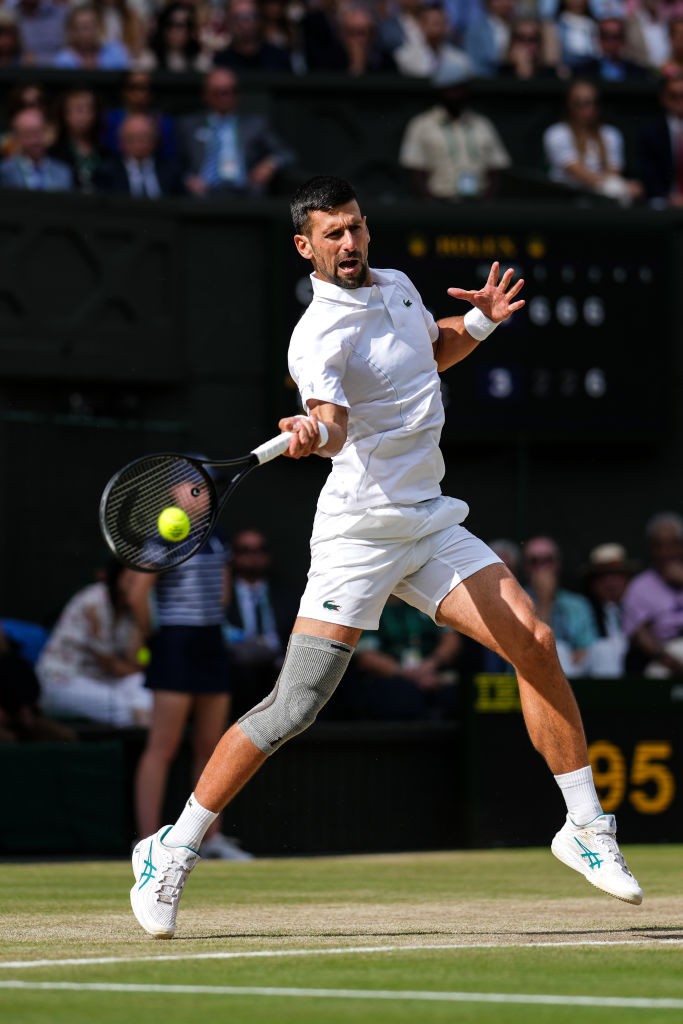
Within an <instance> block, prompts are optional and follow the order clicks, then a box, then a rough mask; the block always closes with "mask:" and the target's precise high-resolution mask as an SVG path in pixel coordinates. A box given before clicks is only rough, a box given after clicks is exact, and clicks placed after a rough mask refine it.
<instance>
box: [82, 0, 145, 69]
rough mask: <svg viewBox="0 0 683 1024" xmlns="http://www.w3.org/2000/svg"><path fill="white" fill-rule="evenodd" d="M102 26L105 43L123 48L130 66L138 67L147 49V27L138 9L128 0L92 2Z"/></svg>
mask: <svg viewBox="0 0 683 1024" xmlns="http://www.w3.org/2000/svg"><path fill="white" fill-rule="evenodd" d="M93 6H94V7H95V9H96V11H97V13H98V15H99V18H100V24H101V25H102V39H103V41H104V42H105V43H118V44H119V45H122V46H123V47H125V49H126V52H127V53H128V54H129V56H130V58H131V62H132V65H133V66H134V67H137V66H138V62H139V61H140V60H141V59H143V60H144V58H143V55H144V54H145V51H146V47H147V26H146V24H145V19H144V18H143V17H142V15H141V13H140V11H139V9H137V8H136V7H134V6H133V5H132V4H131V3H130V2H129V0H93Z"/></svg>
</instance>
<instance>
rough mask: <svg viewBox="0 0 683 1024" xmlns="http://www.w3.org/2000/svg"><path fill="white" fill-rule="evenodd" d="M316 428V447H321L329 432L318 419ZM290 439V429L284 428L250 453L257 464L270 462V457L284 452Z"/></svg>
mask: <svg viewBox="0 0 683 1024" xmlns="http://www.w3.org/2000/svg"><path fill="white" fill-rule="evenodd" d="M318 430H319V431H320V444H319V445H318V447H319V448H322V447H323V446H324V445H326V444H327V441H328V438H329V434H328V432H327V427H326V426H325V424H324V423H321V422H320V420H318ZM291 439H292V433H291V431H289V430H285V431H284V432H283V433H282V434H278V435H277V437H271V439H270V441H264V442H263V444H260V445H259V446H258V448H254V449H253V450H252V453H251V454H252V455H255V456H256V458H257V459H258V460H259V465H263V463H264V462H270V460H271V459H275V458H277V456H278V455H282V453H283V452H286V451H287V449H288V448H289V442H290V441H291Z"/></svg>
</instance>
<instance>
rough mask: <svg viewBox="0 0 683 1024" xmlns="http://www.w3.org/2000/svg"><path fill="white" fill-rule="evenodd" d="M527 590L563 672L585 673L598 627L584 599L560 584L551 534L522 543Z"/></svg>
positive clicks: (559, 565)
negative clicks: (552, 639) (548, 631)
mask: <svg viewBox="0 0 683 1024" xmlns="http://www.w3.org/2000/svg"><path fill="white" fill-rule="evenodd" d="M523 566H524V574H525V576H526V580H527V586H526V589H527V592H528V594H529V595H530V597H531V599H532V600H533V602H534V604H535V605H536V609H537V611H538V614H539V617H540V618H541V619H542V621H543V622H545V623H547V624H548V625H549V626H550V627H551V628H552V630H553V633H554V634H555V641H556V644H557V654H558V657H559V659H560V664H561V665H562V668H563V670H564V672H565V674H566V675H567V676H579V675H585V669H586V664H587V659H588V655H589V651H590V647H591V644H593V643H594V642H595V641H596V640H597V639H598V628H597V625H596V622H595V616H594V615H593V609H592V608H591V606H590V604H589V603H588V600H587V599H586V598H585V597H584V596H583V595H582V594H575V593H573V592H572V591H570V590H565V589H563V588H562V587H561V586H560V573H561V569H562V559H561V556H560V549H559V547H558V546H557V544H556V542H555V541H554V540H553V539H552V538H551V537H543V536H538V537H531V538H530V539H529V540H528V541H527V542H526V544H525V545H524V551H523Z"/></svg>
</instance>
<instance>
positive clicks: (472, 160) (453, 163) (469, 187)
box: [399, 68, 510, 199]
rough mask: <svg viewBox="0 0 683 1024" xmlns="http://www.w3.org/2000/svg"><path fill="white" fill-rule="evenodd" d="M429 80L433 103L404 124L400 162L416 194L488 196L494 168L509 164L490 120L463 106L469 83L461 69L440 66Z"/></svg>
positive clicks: (452, 196) (451, 196) (462, 197)
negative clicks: (434, 94) (430, 81)
mask: <svg viewBox="0 0 683 1024" xmlns="http://www.w3.org/2000/svg"><path fill="white" fill-rule="evenodd" d="M433 82H434V88H435V92H436V100H437V103H436V105H435V106H433V107H432V108H431V109H430V110H428V111H426V113H424V114H418V115H417V116H416V117H414V118H412V119H411V120H410V121H409V122H408V125H407V127H406V130H405V133H404V136H403V141H402V143H401V149H400V154H399V163H400V164H401V166H402V167H405V168H406V169H407V170H408V171H409V172H410V173H411V176H412V181H413V187H414V189H415V191H416V192H417V193H418V195H422V196H431V197H433V198H435V199H469V198H472V197H479V196H483V195H487V194H490V193H491V192H492V191H494V189H495V184H496V172H497V171H499V170H501V169H502V168H504V167H508V166H509V164H510V157H509V156H508V153H507V151H506V149H505V146H504V145H503V143H502V141H501V139H500V136H499V135H498V132H497V131H496V128H495V126H494V125H493V122H491V121H490V120H489V119H488V118H487V117H484V116H483V115H481V114H475V113H474V111H472V110H470V109H469V108H468V107H467V99H468V94H469V90H468V83H467V79H466V78H463V75H462V73H461V72H459V71H456V70H454V69H452V68H448V69H443V68H442V69H440V70H439V72H437V75H436V76H435V78H434V80H433Z"/></svg>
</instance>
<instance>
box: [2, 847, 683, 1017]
mask: <svg viewBox="0 0 683 1024" xmlns="http://www.w3.org/2000/svg"><path fill="white" fill-rule="evenodd" d="M624 852H625V856H626V858H627V861H628V863H629V866H630V867H631V868H632V870H633V872H634V874H635V875H636V877H637V878H638V880H639V881H640V883H641V885H642V887H643V889H644V891H645V899H644V901H643V904H642V906H640V907H631V906H629V905H627V904H625V903H620V902H619V901H618V900H615V899H613V898H611V897H609V896H605V895H602V894H601V893H599V892H598V891H597V890H594V889H593V888H592V887H591V886H590V885H589V884H588V883H587V882H585V881H584V880H583V879H582V878H581V877H580V876H579V875H577V874H576V873H575V872H572V871H570V870H569V869H568V868H566V867H564V866H563V865H561V864H560V863H559V862H557V861H556V860H555V859H554V858H553V856H552V855H551V853H550V851H549V849H548V850H541V849H533V850H505V851H491V850H487V851H467V852H453V853H427V854H391V855H373V856H356V857H322V858H315V859H312V858H311V859H309V858H300V859H283V860H279V859H278V860H256V861H253V862H246V863H229V862H216V861H213V862H208V863H207V862H203V863H201V864H200V865H199V867H198V868H197V870H196V871H195V872H194V873H193V874H192V876H191V877H190V880H189V882H188V885H187V888H186V891H185V893H184V895H183V899H182V902H181V909H180V912H179V917H178V930H177V932H176V938H175V939H173V940H172V941H159V940H154V939H151V938H149V937H148V936H146V935H145V933H144V932H142V930H141V929H140V928H139V926H138V925H137V923H136V921H135V920H134V918H133V916H132V913H131V911H130V905H129V901H128V891H129V889H130V886H131V884H132V881H133V876H132V871H131V869H130V865H129V862H128V861H116V862H87V863H86V862H75V863H55V864H52V863H49V864H48V863H23V864H11V863H5V864H3V865H2V878H3V884H2V890H3V896H2V918H1V920H0V1019H2V1021H3V1022H4V1024H15V1022H16V1024H93V1022H96V1024H114V1022H116V1024H120V1022H126V1024H128V1022H130V1024H135V1022H140V1024H144V1022H147V1021H150V1022H151V1021H158V1020H163V1022H164V1024H181V1022H183V1024H184V1022H191V1024H201V1022H203V1021H207V1022H222V1021H230V1022H232V1024H242V1022H244V1024H246V1022H249V1024H262V1022H263V1024H265V1022H269V1024H273V1022H277V1024H323V1022H324V1024H347V1022H355V1024H362V1022H365V1021H367V1022H372V1024H394V1022H396V1024H402V1022H404V1021H406V1022H407V1021H413V1022H419V1024H431V1022H434V1024H437V1022H439V1024H440V1022H446V1021H457V1022H467V1024H469V1022H472V1024H493V1022H495V1024H517V1022H522V1021H523V1022H525V1024H542V1022H549V1021H552V1022H553V1024H565V1022H567V1024H569V1022H570V1021H571V1022H572V1024H574V1022H576V1021H580V1022H581V1024H594V1022H595V1024H597V1022H600V1024H617V1022H619V1024H631V1022H636V1021H637V1022H640V1024H660V1022H662V1024H663V1022H665V1021H666V1022H670V1024H677V1022H679V1021H681V1020H683V848H682V847H680V846H632V847H627V848H626V849H625V851H624Z"/></svg>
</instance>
